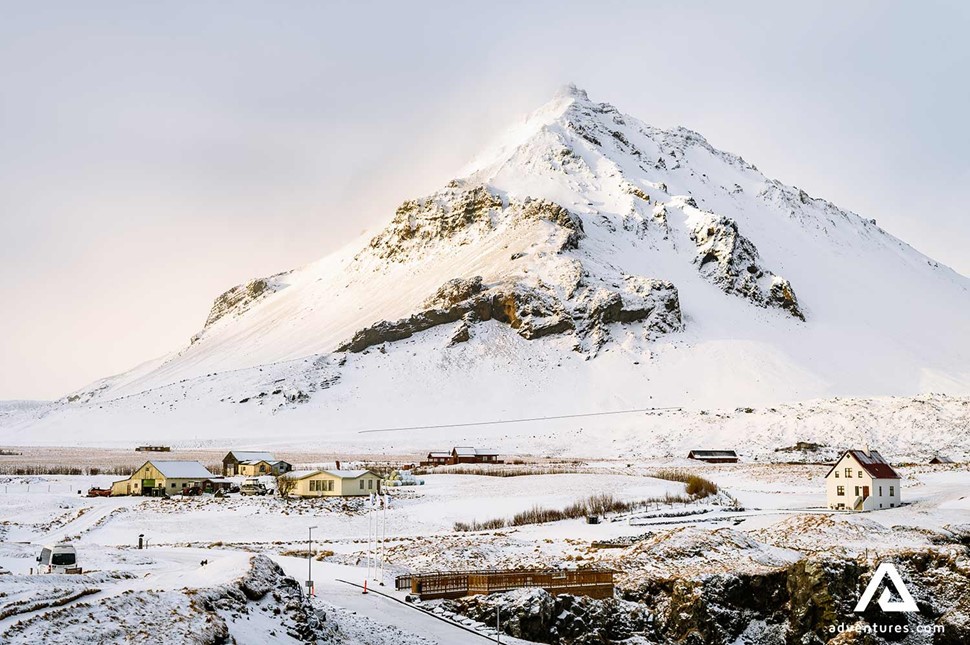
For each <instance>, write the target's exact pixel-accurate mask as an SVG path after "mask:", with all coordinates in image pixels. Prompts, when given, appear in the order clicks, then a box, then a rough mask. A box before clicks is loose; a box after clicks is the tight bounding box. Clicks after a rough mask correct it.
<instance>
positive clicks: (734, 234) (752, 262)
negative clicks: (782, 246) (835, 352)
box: [686, 200, 805, 320]
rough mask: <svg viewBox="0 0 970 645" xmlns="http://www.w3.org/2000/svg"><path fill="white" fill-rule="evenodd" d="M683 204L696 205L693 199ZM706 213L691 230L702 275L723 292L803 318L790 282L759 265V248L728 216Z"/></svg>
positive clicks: (696, 262)
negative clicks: (739, 230) (742, 233)
mask: <svg viewBox="0 0 970 645" xmlns="http://www.w3.org/2000/svg"><path fill="white" fill-rule="evenodd" d="M686 205H687V206H692V207H695V208H696V204H694V203H693V200H688V202H687V204H686ZM707 215H708V216H707V217H704V218H703V219H702V221H701V222H700V223H698V224H696V225H695V226H694V227H693V228H692V230H691V232H690V239H691V240H692V241H693V242H694V244H695V245H696V246H697V256H696V257H695V260H694V263H695V264H696V265H697V267H698V270H699V271H700V273H701V275H703V276H704V277H705V278H707V279H708V280H709V281H710V282H712V283H713V284H715V285H717V286H718V287H720V288H721V289H722V290H723V291H724V292H725V293H733V294H737V295H739V296H742V297H744V298H746V299H747V300H750V301H751V302H753V303H755V304H757V305H759V306H762V307H777V308H779V309H782V310H784V311H787V312H788V313H789V314H791V315H792V316H794V317H795V318H798V319H799V320H805V315H804V314H803V313H802V310H801V308H800V307H799V305H798V299H797V298H796V297H795V291H794V290H793V289H792V286H791V283H789V282H788V280H786V279H784V278H782V277H781V276H777V275H775V274H774V273H772V272H771V271H768V270H767V269H765V268H763V267H762V266H761V263H760V258H759V256H758V249H757V248H756V247H755V245H754V243H753V242H751V240H749V239H748V238H746V237H744V236H743V235H741V233H739V232H738V223H737V222H736V221H734V220H733V219H731V218H729V217H717V216H715V215H713V214H707Z"/></svg>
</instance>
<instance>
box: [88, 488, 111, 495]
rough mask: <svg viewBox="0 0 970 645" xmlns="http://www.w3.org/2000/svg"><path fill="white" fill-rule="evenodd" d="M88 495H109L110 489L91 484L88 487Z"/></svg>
mask: <svg viewBox="0 0 970 645" xmlns="http://www.w3.org/2000/svg"><path fill="white" fill-rule="evenodd" d="M88 497H111V489H110V488H97V487H96V486H92V487H91V488H89V489H88Z"/></svg>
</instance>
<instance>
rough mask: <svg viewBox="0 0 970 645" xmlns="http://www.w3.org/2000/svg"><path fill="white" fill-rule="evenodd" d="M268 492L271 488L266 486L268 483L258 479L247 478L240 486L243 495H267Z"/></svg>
mask: <svg viewBox="0 0 970 645" xmlns="http://www.w3.org/2000/svg"><path fill="white" fill-rule="evenodd" d="M268 492H269V489H268V488H266V485H265V484H263V482H261V481H259V480H258V479H247V480H246V481H244V482H243V484H242V486H240V487H239V493H240V494H241V495H265V494H266V493H268Z"/></svg>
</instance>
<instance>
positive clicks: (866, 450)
mask: <svg viewBox="0 0 970 645" xmlns="http://www.w3.org/2000/svg"><path fill="white" fill-rule="evenodd" d="M864 452H865V453H866V457H871V456H872V455H871V454H870V452H869V442H868V441H867V442H866V449H865V450H864Z"/></svg>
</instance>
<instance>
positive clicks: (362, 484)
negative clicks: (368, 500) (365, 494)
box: [360, 479, 364, 490]
mask: <svg viewBox="0 0 970 645" xmlns="http://www.w3.org/2000/svg"><path fill="white" fill-rule="evenodd" d="M360 489H361V490H364V480H363V479H361V480H360Z"/></svg>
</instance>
